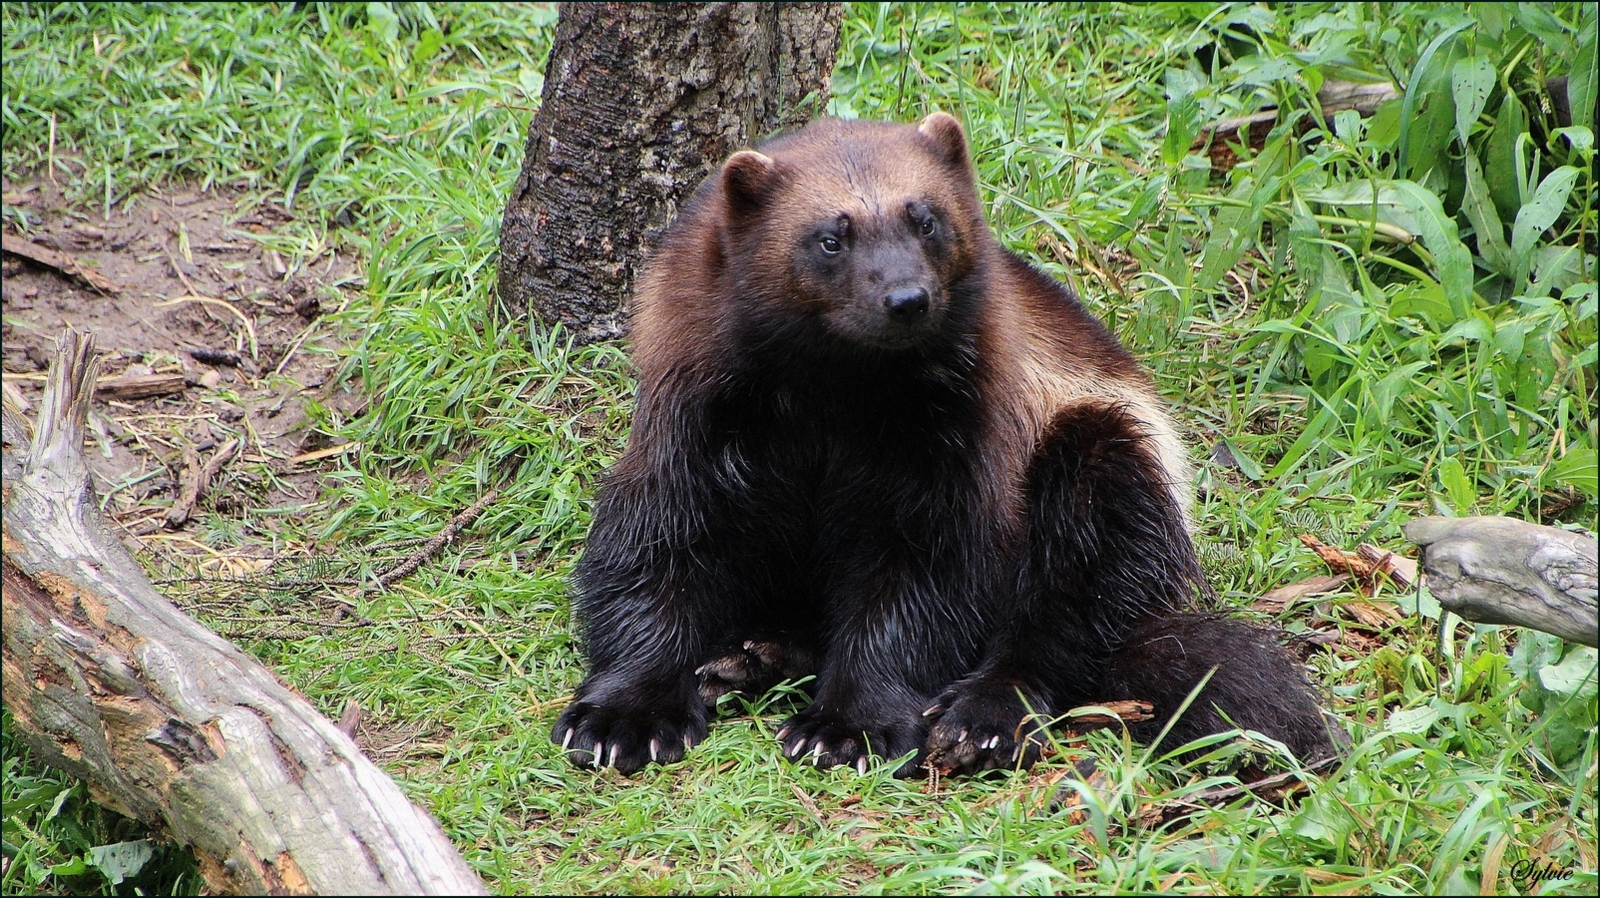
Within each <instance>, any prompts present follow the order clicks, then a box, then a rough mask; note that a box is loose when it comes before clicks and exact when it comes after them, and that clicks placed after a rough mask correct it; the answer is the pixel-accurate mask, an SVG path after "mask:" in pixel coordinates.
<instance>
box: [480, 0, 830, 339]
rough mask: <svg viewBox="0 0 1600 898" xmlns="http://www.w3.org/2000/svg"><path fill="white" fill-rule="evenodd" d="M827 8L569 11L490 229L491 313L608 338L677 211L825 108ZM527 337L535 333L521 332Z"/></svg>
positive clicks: (690, 6) (665, 6) (607, 7)
mask: <svg viewBox="0 0 1600 898" xmlns="http://www.w3.org/2000/svg"><path fill="white" fill-rule="evenodd" d="M841 16H842V9H841V4H838V3H705V4H700V3H638V4H635V3H592V4H591V3H568V4H562V6H561V12H560V19H559V20H558V21H557V23H556V36H555V44H554V46H553V47H552V48H551V50H550V62H549V64H548V65H547V66H546V67H545V81H544V95H543V98H542V100H541V102H540V106H539V111H538V112H537V113H536V114H535V115H534V117H533V121H532V123H530V124H529V126H528V148H527V154H526V156H525V157H524V159H523V163H522V174H521V175H520V176H518V178H517V183H516V187H515V188H513V189H512V192H511V198H510V201H509V202H508V203H507V204H506V211H505V217H504V219H503V221H502V223H501V227H500V281H499V294H500V303H501V304H502V306H503V307H504V308H505V309H506V310H507V311H508V312H509V313H510V314H512V315H514V316H516V317H521V316H523V315H525V314H528V313H530V312H531V313H532V316H533V317H534V318H535V319H536V320H537V321H538V322H540V323H542V324H543V325H544V326H545V327H548V326H550V325H553V324H555V323H557V322H559V323H560V324H562V325H563V326H564V327H565V328H566V330H567V333H568V334H570V335H572V336H573V337H574V338H576V339H577V340H578V341H580V342H588V341H592V340H599V339H606V338H611V337H616V336H620V335H621V334H622V333H624V331H625V330H626V326H627V325H626V306H627V303H628V301H629V299H630V298H631V296H632V294H633V279H634V274H635V272H636V271H637V269H638V266H639V263H640V261H641V259H642V258H643V256H644V254H645V252H646V251H647V250H648V249H649V247H650V246H651V245H652V244H653V243H654V241H655V238H656V237H657V236H658V235H659V234H660V232H661V230H662V229H663V228H664V227H665V226H666V225H667V223H668V222H670V221H671V220H672V218H673V216H674V215H675V214H676V213H677V209H678V204H679V202H680V201H682V200H683V199H685V198H686V197H687V196H688V194H689V192H690V191H692V190H693V189H694V188H695V186H696V185H698V184H699V183H700V181H701V180H702V179H703V178H704V177H705V176H706V175H708V174H710V172H711V171H712V169H713V168H714V167H715V166H716V165H718V164H719V163H721V162H722V160H723V159H725V158H727V157H728V156H729V155H731V154H732V153H734V152H735V151H737V150H738V149H740V148H741V147H744V146H747V145H748V144H749V143H750V142H751V141H752V140H755V139H757V138H760V137H762V136H765V135H767V134H769V133H771V132H772V131H775V130H777V129H780V128H784V127H789V126H793V125H797V124H801V123H803V122H805V121H807V120H809V119H810V118H812V117H814V116H815V115H816V114H818V113H819V112H820V111H821V110H822V108H823V107H824V105H825V104H826V102H827V99H828V81H829V78H830V76H831V73H832V71H833V63H834V59H835V57H836V56H837V54H838V51H839V24H840V21H841ZM530 324H531V325H532V326H538V325H537V324H534V323H533V322H530Z"/></svg>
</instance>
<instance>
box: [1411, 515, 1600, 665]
mask: <svg viewBox="0 0 1600 898" xmlns="http://www.w3.org/2000/svg"><path fill="white" fill-rule="evenodd" d="M1405 531H1406V539H1409V540H1411V541H1412V542H1414V543H1416V544H1417V545H1419V546H1421V547H1422V570H1423V573H1424V574H1426V575H1427V578H1428V580H1427V583H1428V589H1429V590H1430V591H1431V592H1432V593H1433V595H1434V598H1437V599H1438V600H1439V604H1440V606H1442V607H1443V608H1444V609H1445V610H1446V611H1451V612H1454V613H1456V614H1459V615H1461V616H1462V617H1464V618H1466V619H1467V620H1470V621H1477V622H1478V623H1482V624H1512V625H1515V626H1518V627H1529V628H1532V629H1534V630H1541V631H1543V632H1545V633H1551V634H1554V635H1556V636H1560V637H1561V638H1562V639H1565V640H1567V641H1569V642H1576V643H1579V644H1581V645H1587V646H1591V647H1600V614H1597V612H1596V604H1595V602H1596V580H1597V567H1600V563H1597V557H1600V546H1597V544H1596V542H1595V539H1594V537H1592V536H1584V535H1583V534H1580V533H1572V532H1571V531H1567V530H1559V529H1557V528H1555V527H1544V526H1541V525H1539V524H1529V523H1527V522H1526V521H1518V520H1514V519H1512V518H1502V517H1472V518H1441V517H1431V518H1416V519H1414V520H1412V521H1411V522H1409V523H1407V524H1406V527H1405Z"/></svg>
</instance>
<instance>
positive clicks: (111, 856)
mask: <svg viewBox="0 0 1600 898" xmlns="http://www.w3.org/2000/svg"><path fill="white" fill-rule="evenodd" d="M154 854H155V846H154V845H153V844H151V842H150V840H149V839H136V840H134V841H132V842H116V843H114V844H111V845H96V846H95V847H93V848H90V849H89V863H91V864H93V865H95V866H96V867H98V868H99V869H100V872H101V873H104V874H105V877H106V879H107V880H108V881H109V882H110V883H111V884H112V885H118V884H120V883H121V882H122V881H123V880H124V879H127V878H128V877H130V876H138V875H139V871H140V870H143V869H144V865H145V864H148V863H149V862H150V858H151V857H152V856H153V855H154Z"/></svg>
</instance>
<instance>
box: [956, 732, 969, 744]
mask: <svg viewBox="0 0 1600 898" xmlns="http://www.w3.org/2000/svg"><path fill="white" fill-rule="evenodd" d="M970 735H972V731H971V730H967V729H964V730H962V731H961V735H959V736H957V737H956V741H957V742H965V741H967V737H968V736H970Z"/></svg>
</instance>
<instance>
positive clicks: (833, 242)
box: [818, 234, 844, 256]
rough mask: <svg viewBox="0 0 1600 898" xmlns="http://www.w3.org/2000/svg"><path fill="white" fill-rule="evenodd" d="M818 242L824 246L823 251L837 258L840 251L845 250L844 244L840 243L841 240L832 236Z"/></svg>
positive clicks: (829, 235)
mask: <svg viewBox="0 0 1600 898" xmlns="http://www.w3.org/2000/svg"><path fill="white" fill-rule="evenodd" d="M818 242H819V243H820V244H822V251H823V252H825V253H827V254H828V255H830V256H837V255H838V254H839V251H840V250H843V249H844V244H843V243H840V242H839V238H837V237H835V236H833V235H832V234H828V235H827V236H825V237H823V238H822V239H821V240H820V241H818Z"/></svg>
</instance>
